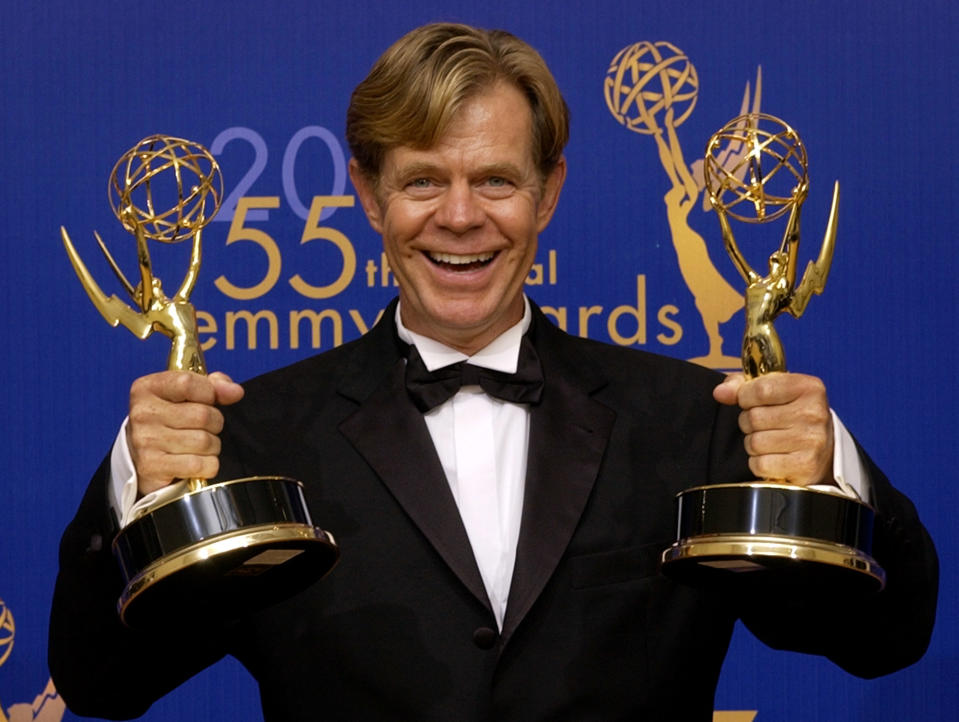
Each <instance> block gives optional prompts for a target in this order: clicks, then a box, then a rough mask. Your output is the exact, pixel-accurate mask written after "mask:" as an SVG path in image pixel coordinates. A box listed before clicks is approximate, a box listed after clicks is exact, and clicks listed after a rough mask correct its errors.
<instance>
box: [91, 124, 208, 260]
mask: <svg viewBox="0 0 959 722" xmlns="http://www.w3.org/2000/svg"><path fill="white" fill-rule="evenodd" d="M108 193H109V196H110V206H111V207H112V208H113V212H114V214H115V215H116V217H117V218H119V219H120V222H121V223H123V226H124V228H126V229H127V230H128V231H130V232H131V233H133V232H135V231H136V229H137V228H138V227H139V228H141V229H142V230H143V233H144V235H145V236H146V237H147V238H150V239H152V240H155V241H161V242H163V243H177V242H179V241H183V240H186V239H187V238H191V237H192V236H193V235H194V233H195V232H196V231H198V230H200V229H201V228H203V226H205V225H206V224H207V223H209V222H210V220H211V219H212V218H213V216H215V215H216V212H217V211H218V210H219V208H220V203H221V201H222V199H223V176H222V174H221V173H220V166H219V165H218V164H217V162H216V160H215V159H214V158H213V156H212V155H211V154H210V151H208V150H207V149H206V148H204V147H203V146H202V145H200V144H199V143H194V142H192V141H189V140H183V139H182V138H173V137H171V136H166V135H151V136H150V137H148V138H144V139H143V140H141V141H140V142H139V143H137V144H136V145H135V146H134V147H133V148H131V149H130V150H128V151H127V152H126V153H124V154H123V156H122V157H121V158H120V160H118V161H117V164H116V165H115V166H114V167H113V172H112V173H111V174H110V183H109V188H108ZM208 204H209V207H208Z"/></svg>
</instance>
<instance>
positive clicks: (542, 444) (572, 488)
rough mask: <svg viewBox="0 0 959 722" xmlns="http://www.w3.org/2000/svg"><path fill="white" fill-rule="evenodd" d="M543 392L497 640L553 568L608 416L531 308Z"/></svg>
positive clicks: (590, 382) (534, 417)
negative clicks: (541, 365) (543, 378)
mask: <svg viewBox="0 0 959 722" xmlns="http://www.w3.org/2000/svg"><path fill="white" fill-rule="evenodd" d="M532 332H533V333H534V337H533V342H534V343H535V344H536V349H537V352H538V353H539V356H540V359H541V360H542V363H543V371H544V375H545V382H546V386H545V391H544V393H543V399H542V402H541V403H540V404H539V405H538V406H535V407H533V408H532V410H531V417H530V440H529V453H528V460H527V468H526V491H525V496H524V501H523V517H522V525H521V527H520V535H519V543H518V545H517V550H516V564H515V567H514V572H513V580H512V582H511V585H510V594H509V601H508V603H507V607H506V618H505V619H504V622H503V631H502V638H503V641H504V642H505V641H507V640H508V639H509V637H510V636H511V635H512V634H513V632H514V631H515V630H516V628H517V626H518V625H519V624H520V622H521V621H522V620H523V618H524V617H525V616H526V613H527V612H528V611H529V609H530V607H532V605H533V603H534V602H535V601H536V598H537V597H538V596H539V594H540V592H542V590H543V587H544V586H545V585H546V583H547V581H548V580H549V578H550V577H551V576H552V574H553V572H554V571H555V569H556V566H557V564H559V561H560V559H561V558H562V556H563V553H564V552H565V550H566V547H567V546H568V545H569V541H570V539H571V538H572V536H573V532H574V530H575V528H576V526H577V524H578V523H579V519H580V517H581V516H582V513H583V509H584V508H585V506H586V502H587V500H588V498H589V495H590V492H591V491H592V488H593V484H594V483H595V481H596V477H597V475H598V473H599V465H600V463H601V461H602V458H603V454H604V452H605V450H606V445H607V442H608V440H609V436H610V433H611V431H612V426H613V421H614V419H615V413H614V412H613V411H612V410H610V409H609V408H608V407H606V406H604V405H602V404H600V403H599V402H597V401H595V400H593V399H592V398H591V393H593V392H595V391H596V390H598V389H599V388H601V387H602V386H604V385H605V379H603V378H602V377H601V376H599V375H598V374H596V373H595V372H594V370H593V367H594V365H593V363H592V362H591V360H590V359H589V358H588V357H586V356H585V355H583V354H581V353H578V348H577V347H574V346H573V345H572V344H570V343H569V339H568V337H566V336H565V335H564V334H563V333H562V332H561V331H559V330H558V329H556V328H555V327H553V326H552V324H550V323H549V322H548V321H547V320H546V318H545V317H544V316H543V314H542V313H541V312H540V311H539V309H538V308H535V307H534V327H533V330H532Z"/></svg>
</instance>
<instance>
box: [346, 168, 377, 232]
mask: <svg viewBox="0 0 959 722" xmlns="http://www.w3.org/2000/svg"><path fill="white" fill-rule="evenodd" d="M350 180H351V181H352V182H353V187H354V188H355V189H356V195H358V196H359V197H360V204H361V205H362V206H363V212H364V213H366V220H368V221H369V223H370V226H372V227H373V230H374V231H376V232H377V233H380V234H382V233H383V223H382V221H383V213H382V209H381V208H380V204H379V201H378V200H377V198H376V191H375V190H374V188H373V181H372V180H371V179H370V177H369V176H368V175H367V174H366V173H364V172H363V170H362V169H361V168H360V164H359V163H357V162H356V158H350Z"/></svg>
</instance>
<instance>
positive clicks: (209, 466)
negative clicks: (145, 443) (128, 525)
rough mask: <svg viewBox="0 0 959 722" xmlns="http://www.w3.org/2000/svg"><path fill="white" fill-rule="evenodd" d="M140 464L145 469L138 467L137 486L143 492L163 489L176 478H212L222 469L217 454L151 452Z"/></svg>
mask: <svg viewBox="0 0 959 722" xmlns="http://www.w3.org/2000/svg"><path fill="white" fill-rule="evenodd" d="M140 464H141V465H142V466H143V471H140V469H139V467H138V470H137V487H138V490H139V492H140V493H141V494H149V493H150V492H153V491H157V490H158V489H162V488H163V487H165V486H168V485H169V484H170V483H172V482H173V481H174V480H175V479H212V478H214V477H215V476H216V475H217V473H218V472H219V470H220V462H219V459H218V458H217V457H216V456H202V455H200V456H197V455H189V454H161V453H158V452H150V453H149V454H148V455H147V456H146V457H145V458H143V459H141V460H140Z"/></svg>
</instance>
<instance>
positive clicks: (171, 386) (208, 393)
mask: <svg viewBox="0 0 959 722" xmlns="http://www.w3.org/2000/svg"><path fill="white" fill-rule="evenodd" d="M151 396H155V397H157V398H161V399H164V400H166V401H170V402H174V403H175V402H179V401H196V402H199V403H204V404H213V403H215V402H216V391H215V388H214V385H213V383H212V382H211V381H210V379H209V377H208V376H202V375H200V374H195V373H193V372H191V371H161V372H159V373H155V374H149V375H147V376H141V377H140V378H138V379H137V380H136V381H134V382H133V385H132V386H131V387H130V402H131V404H132V403H133V402H134V400H135V399H142V398H148V397H151Z"/></svg>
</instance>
